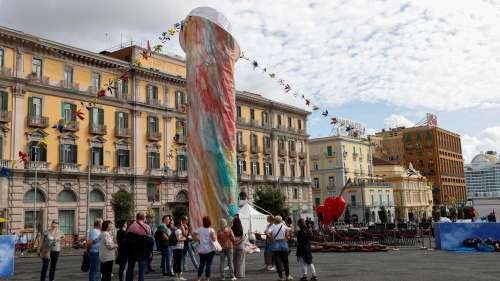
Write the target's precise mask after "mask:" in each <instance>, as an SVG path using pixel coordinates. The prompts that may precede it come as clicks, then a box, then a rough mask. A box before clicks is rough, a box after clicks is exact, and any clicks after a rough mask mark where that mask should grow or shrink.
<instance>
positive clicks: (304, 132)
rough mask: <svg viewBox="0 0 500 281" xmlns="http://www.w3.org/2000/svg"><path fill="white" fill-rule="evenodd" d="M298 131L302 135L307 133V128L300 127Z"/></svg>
mask: <svg viewBox="0 0 500 281" xmlns="http://www.w3.org/2000/svg"><path fill="white" fill-rule="evenodd" d="M297 133H298V134H301V135H305V134H306V130H305V129H298V130H297Z"/></svg>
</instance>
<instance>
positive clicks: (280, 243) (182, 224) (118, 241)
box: [39, 213, 317, 281]
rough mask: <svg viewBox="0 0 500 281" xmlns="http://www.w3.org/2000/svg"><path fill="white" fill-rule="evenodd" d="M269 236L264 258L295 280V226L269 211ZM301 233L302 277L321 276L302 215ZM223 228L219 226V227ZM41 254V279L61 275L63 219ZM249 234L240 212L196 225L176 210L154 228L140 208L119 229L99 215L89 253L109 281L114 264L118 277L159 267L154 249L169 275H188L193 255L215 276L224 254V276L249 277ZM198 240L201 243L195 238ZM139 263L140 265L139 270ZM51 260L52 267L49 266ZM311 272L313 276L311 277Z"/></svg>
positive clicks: (94, 272) (93, 280)
mask: <svg viewBox="0 0 500 281" xmlns="http://www.w3.org/2000/svg"><path fill="white" fill-rule="evenodd" d="M267 222H268V225H267V227H266V229H265V231H264V232H263V233H255V234H256V235H260V236H261V237H265V241H266V243H265V250H264V263H265V269H266V270H267V271H276V272H277V274H278V278H279V279H278V280H293V277H292V275H291V273H290V265H289V255H290V252H291V251H290V246H289V243H288V242H289V240H290V239H291V238H292V235H293V233H292V230H291V228H290V226H289V225H288V224H287V223H285V222H284V221H283V219H282V218H281V217H280V216H268V218H267ZM297 226H298V228H299V231H298V232H297V233H296V241H297V251H296V256H297V261H298V263H299V265H300V267H301V269H302V277H301V278H300V280H301V281H306V280H312V281H315V280H317V277H316V271H315V267H314V264H313V261H312V253H311V245H310V239H311V231H310V230H311V223H310V222H309V221H307V220H303V219H300V220H299V221H298V222H297ZM216 229H217V230H216ZM41 237H42V238H41V242H40V247H39V254H40V257H41V258H42V271H41V277H40V280H41V281H45V280H46V275H47V271H48V270H49V281H53V280H55V273H56V266H57V261H58V258H59V253H60V251H61V245H60V241H61V239H62V238H63V235H62V234H61V232H60V231H59V227H58V222H57V221H53V222H52V224H51V227H50V229H48V230H47V231H45V232H43V235H42V236H41ZM248 240H249V237H247V234H246V233H244V230H243V225H242V223H241V220H240V218H239V217H238V216H235V217H233V218H232V219H231V223H230V224H229V223H228V221H227V220H226V219H222V220H220V221H219V222H218V223H217V225H215V226H214V225H213V222H212V220H211V219H210V217H203V223H202V226H201V227H199V228H198V229H194V230H192V229H191V227H190V225H189V220H188V218H187V216H182V217H180V218H176V219H175V220H174V219H173V218H172V216H170V215H166V216H164V217H163V218H162V220H161V223H160V224H159V225H158V227H157V228H156V229H155V230H152V229H151V226H150V224H149V223H148V221H147V220H146V217H145V215H144V214H143V213H138V214H137V215H136V217H135V220H134V221H130V222H121V223H120V224H119V225H118V230H117V231H116V232H115V229H114V227H113V222H111V221H109V220H106V221H103V220H101V219H97V220H96V221H95V222H94V227H93V228H92V229H91V230H90V231H89V232H88V235H87V239H86V253H85V257H86V258H87V264H88V267H85V269H84V266H83V264H82V270H84V271H88V278H89V281H97V280H102V281H109V280H112V276H113V265H114V264H116V265H118V272H117V279H118V280H120V281H123V280H126V281H133V280H134V278H135V277H137V279H136V280H138V281H143V280H144V277H145V274H146V273H148V272H152V271H154V269H153V268H152V267H151V263H152V259H153V253H154V249H155V247H156V251H157V252H159V254H160V255H161V261H160V269H161V272H162V274H163V276H165V277H173V278H174V280H187V279H186V278H184V277H183V272H185V271H187V266H188V264H187V263H188V258H189V259H190V260H191V263H192V264H193V267H194V269H195V271H197V275H196V276H197V279H196V280H201V279H202V278H204V280H209V279H210V278H211V277H212V263H213V260H214V258H215V257H216V255H218V256H219V259H220V263H219V265H220V266H219V272H218V273H219V277H220V280H238V279H241V278H245V277H246V274H245V264H246V261H245V257H246V254H247V248H246V247H247V244H248ZM195 243H196V247H195V246H194V244H195ZM136 265H137V271H136V270H135V268H136ZM49 266H50V267H49ZM308 273H310V275H311V277H310V279H308Z"/></svg>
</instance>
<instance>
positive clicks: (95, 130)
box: [89, 123, 108, 135]
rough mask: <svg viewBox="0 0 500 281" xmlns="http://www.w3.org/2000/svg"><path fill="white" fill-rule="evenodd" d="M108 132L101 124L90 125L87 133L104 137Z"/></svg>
mask: <svg viewBox="0 0 500 281" xmlns="http://www.w3.org/2000/svg"><path fill="white" fill-rule="evenodd" d="M107 132H108V128H107V127H106V125H103V124H94V123H90V125H89V133H90V134H94V135H105V134H106V133H107Z"/></svg>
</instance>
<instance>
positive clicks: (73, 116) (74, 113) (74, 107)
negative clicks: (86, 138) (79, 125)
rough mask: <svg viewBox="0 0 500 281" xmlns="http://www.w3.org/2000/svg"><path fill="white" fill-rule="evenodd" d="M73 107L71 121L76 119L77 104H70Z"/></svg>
mask: <svg viewBox="0 0 500 281" xmlns="http://www.w3.org/2000/svg"><path fill="white" fill-rule="evenodd" d="M69 106H70V108H71V121H76V104H72V103H71V104H70V105H69Z"/></svg>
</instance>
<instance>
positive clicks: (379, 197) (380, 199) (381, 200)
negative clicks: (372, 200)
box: [378, 194, 384, 206]
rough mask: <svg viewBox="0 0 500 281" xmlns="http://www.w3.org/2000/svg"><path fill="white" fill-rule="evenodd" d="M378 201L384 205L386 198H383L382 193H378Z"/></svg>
mask: <svg viewBox="0 0 500 281" xmlns="http://www.w3.org/2000/svg"><path fill="white" fill-rule="evenodd" d="M378 201H379V205H380V206H382V205H384V199H382V194H379V195H378Z"/></svg>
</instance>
